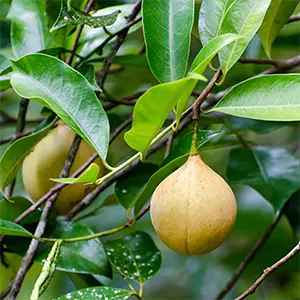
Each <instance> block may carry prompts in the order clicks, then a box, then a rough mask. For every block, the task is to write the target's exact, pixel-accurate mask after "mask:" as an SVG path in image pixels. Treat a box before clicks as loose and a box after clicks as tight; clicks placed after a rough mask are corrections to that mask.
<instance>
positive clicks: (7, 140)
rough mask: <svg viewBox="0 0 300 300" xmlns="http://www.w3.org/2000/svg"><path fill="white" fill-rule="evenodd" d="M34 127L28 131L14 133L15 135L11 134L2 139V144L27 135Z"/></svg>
mask: <svg viewBox="0 0 300 300" xmlns="http://www.w3.org/2000/svg"><path fill="white" fill-rule="evenodd" d="M33 130H34V129H29V130H26V131H23V132H20V133H16V134H13V135H10V136H8V137H6V138H4V139H2V140H0V145H4V144H6V143H9V142H12V141H15V140H18V139H20V138H22V137H24V136H27V135H30V134H32V132H33Z"/></svg>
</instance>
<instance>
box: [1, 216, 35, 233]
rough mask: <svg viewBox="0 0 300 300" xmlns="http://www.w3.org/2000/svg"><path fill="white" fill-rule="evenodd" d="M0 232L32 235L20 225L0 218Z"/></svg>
mask: <svg viewBox="0 0 300 300" xmlns="http://www.w3.org/2000/svg"><path fill="white" fill-rule="evenodd" d="M0 234H1V235H13V236H25V237H32V236H33V235H32V234H31V233H30V232H29V231H27V230H26V229H25V228H23V227H22V226H21V225H18V224H15V223H13V222H10V221H6V220H2V219H0Z"/></svg>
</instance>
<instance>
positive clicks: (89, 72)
mask: <svg viewBox="0 0 300 300" xmlns="http://www.w3.org/2000/svg"><path fill="white" fill-rule="evenodd" d="M78 71H79V72H80V73H81V74H82V75H83V76H84V77H85V78H86V79H87V80H88V82H89V83H90V84H91V86H92V87H93V89H94V91H98V92H100V91H101V89H100V87H99V85H98V84H97V81H96V77H95V67H94V66H93V65H89V64H82V65H81V66H80V67H79V68H78Z"/></svg>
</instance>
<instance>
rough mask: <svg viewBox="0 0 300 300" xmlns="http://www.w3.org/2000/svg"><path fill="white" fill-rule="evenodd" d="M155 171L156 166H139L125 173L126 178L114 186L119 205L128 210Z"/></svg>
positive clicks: (147, 164)
mask: <svg viewBox="0 0 300 300" xmlns="http://www.w3.org/2000/svg"><path fill="white" fill-rule="evenodd" d="M156 171H157V165H154V164H149V163H146V164H140V165H138V166H137V167H135V168H134V169H133V170H131V171H130V172H129V173H127V175H126V177H123V178H121V179H119V180H118V181H117V182H116V184H115V194H116V197H117V199H118V201H119V202H120V204H121V205H122V206H123V207H124V208H125V209H129V208H130V207H131V206H132V204H133V203H132V201H133V200H134V199H135V198H136V196H137V195H138V193H139V192H140V190H141V189H142V187H143V186H144V185H145V184H146V183H147V181H148V180H149V178H150V177H151V176H152V175H153V173H155V172H156Z"/></svg>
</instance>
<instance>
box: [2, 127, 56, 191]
mask: <svg viewBox="0 0 300 300" xmlns="http://www.w3.org/2000/svg"><path fill="white" fill-rule="evenodd" d="M51 126H52V124H50V125H48V126H47V127H45V128H44V129H43V130H41V131H38V132H36V133H33V134H31V135H29V136H25V137H23V138H20V139H18V140H16V141H15V142H14V143H12V144H11V145H10V146H9V148H8V149H7V150H6V151H5V152H4V154H3V155H2V157H1V158H0V191H1V193H2V194H3V195H4V190H5V188H6V187H7V186H8V184H9V183H10V182H11V181H12V180H13V179H14V178H15V176H16V174H17V172H18V169H19V167H20V165H21V163H22V161H23V159H24V158H25V157H26V156H27V155H28V153H29V152H30V151H31V149H32V148H33V147H34V146H35V145H36V144H37V143H38V142H39V141H40V140H41V139H42V138H43V137H45V136H46V135H47V133H48V132H49V130H50V128H51Z"/></svg>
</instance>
